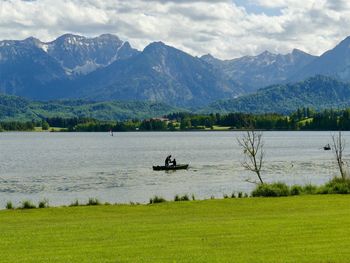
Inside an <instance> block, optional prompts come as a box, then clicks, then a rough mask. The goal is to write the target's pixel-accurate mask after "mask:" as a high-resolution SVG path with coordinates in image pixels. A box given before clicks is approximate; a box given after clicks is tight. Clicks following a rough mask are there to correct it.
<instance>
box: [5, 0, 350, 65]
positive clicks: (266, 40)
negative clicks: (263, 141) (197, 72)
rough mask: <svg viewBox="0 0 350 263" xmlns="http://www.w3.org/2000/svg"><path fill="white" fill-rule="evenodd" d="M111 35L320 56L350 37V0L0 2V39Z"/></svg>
mask: <svg viewBox="0 0 350 263" xmlns="http://www.w3.org/2000/svg"><path fill="white" fill-rule="evenodd" d="M65 33H73V34H79V35H84V36H88V37H94V36H98V35H100V34H104V33H112V34H116V35H117V36H118V37H119V38H121V39H122V40H124V41H129V42H130V43H131V45H132V46H133V47H135V48H137V49H139V50H142V49H143V48H144V47H145V46H146V45H148V44H149V43H151V42H153V41H163V42H165V43H166V44H168V45H171V46H174V47H176V48H179V49H182V50H184V51H186V52H188V53H190V54H192V55H196V56H200V55H203V54H208V53H210V54H212V55H213V56H215V57H218V58H221V59H232V58H236V57H241V56H244V55H257V54H259V53H261V52H263V51H265V50H268V51H270V52H273V53H282V54H285V53H288V52H291V51H292V49H294V48H297V49H301V50H303V51H305V52H308V53H310V54H313V55H320V54H322V53H323V52H325V51H326V50H328V49H331V48H333V47H334V46H335V45H336V44H337V43H338V42H340V41H341V40H342V39H344V38H345V37H347V36H349V35H350V1H349V0H127V1H126V0H0V40H5V39H16V40H17V39H24V38H26V37H29V36H34V37H36V38H39V39H40V40H42V41H52V40H54V39H55V38H57V37H58V36H60V35H62V34H65Z"/></svg>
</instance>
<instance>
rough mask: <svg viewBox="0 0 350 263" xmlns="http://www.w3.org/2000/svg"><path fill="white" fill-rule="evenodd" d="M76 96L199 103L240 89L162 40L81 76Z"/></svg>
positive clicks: (218, 72)
mask: <svg viewBox="0 0 350 263" xmlns="http://www.w3.org/2000/svg"><path fill="white" fill-rule="evenodd" d="M74 86H76V87H81V88H80V89H78V91H77V92H76V94H75V97H79V96H83V97H84V98H95V99H99V100H106V99H116V100H151V101H162V102H165V103H170V104H172V105H179V106H198V105H203V104H206V103H209V102H212V101H214V100H217V99H220V98H230V97H234V96H235V95H237V94H239V93H240V92H241V91H240V90H239V89H237V86H238V85H237V86H236V85H235V84H234V83H232V82H229V81H227V80H226V79H225V77H224V76H223V75H222V74H221V72H220V71H218V70H217V69H215V68H214V67H212V66H211V65H209V64H208V63H206V62H203V61H202V60H201V59H199V58H196V57H192V56H191V55H189V54H186V53H184V52H182V51H180V50H178V49H175V48H173V47H170V46H167V45H165V44H163V43H161V42H155V43H152V44H150V45H148V46H147V47H146V48H145V49H144V50H143V52H141V53H140V54H138V55H136V56H133V57H131V58H130V59H125V60H120V61H116V62H114V63H113V64H111V65H110V66H108V67H106V68H103V69H101V70H97V71H96V72H93V73H91V74H90V75H88V76H87V77H84V78H82V79H81V80H80V81H79V82H77V83H75V84H74Z"/></svg>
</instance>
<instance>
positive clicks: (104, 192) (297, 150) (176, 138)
mask: <svg viewBox="0 0 350 263" xmlns="http://www.w3.org/2000/svg"><path fill="white" fill-rule="evenodd" d="M343 134H344V137H345V139H347V141H350V133H349V132H344V133H343ZM241 135H242V133H241V132H181V133H180V132H173V133H172V132H167V133H160V132H159V133H157V132H150V133H115V136H114V137H111V136H109V134H107V133H0V149H1V153H0V164H1V165H0V208H3V207H4V205H5V203H6V202H7V201H12V202H13V203H14V204H15V205H18V204H19V202H20V201H22V200H24V199H29V200H32V201H34V202H37V201H38V200H41V199H44V198H46V199H48V200H49V202H50V204H51V205H61V204H69V203H71V202H73V201H74V200H75V199H78V200H81V201H84V202H86V201H87V199H88V198H89V197H97V198H98V199H100V200H102V201H104V202H107V201H108V202H112V203H115V202H118V203H127V202H130V201H133V202H147V201H148V200H149V198H150V197H152V196H153V195H161V196H163V197H165V198H168V199H173V198H174V196H175V194H186V193H187V194H190V195H191V194H194V195H195V196H196V197H197V198H201V199H202V198H210V197H211V196H212V195H214V196H216V197H220V198H221V197H222V196H223V194H231V193H232V192H239V191H242V192H250V191H251V190H252V188H253V187H254V185H253V184H251V183H247V182H246V181H245V180H246V179H251V180H255V179H256V178H255V176H254V174H252V173H251V172H248V171H245V170H244V169H243V168H242V166H241V161H242V160H243V156H242V152H241V150H240V148H239V147H238V145H237V140H236V138H237V137H240V136H241ZM264 140H265V152H266V163H265V169H264V171H263V174H262V175H263V178H265V179H266V181H283V182H286V183H288V184H307V183H313V184H321V183H324V182H325V181H327V180H329V179H330V178H331V177H332V176H334V175H335V174H337V169H336V166H335V162H334V160H333V153H332V151H324V150H323V149H322V146H323V145H325V144H327V143H330V142H331V132H264ZM348 148H349V147H348ZM346 150H349V149H346ZM168 154H172V155H173V156H174V157H176V159H177V162H178V163H189V164H190V169H189V170H187V171H186V170H185V171H175V172H164V171H158V172H157V171H153V170H152V165H157V164H159V165H163V163H164V159H165V157H166V156H167V155H168ZM345 157H346V158H348V157H349V154H348V152H347V151H346V152H345Z"/></svg>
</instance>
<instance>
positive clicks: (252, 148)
mask: <svg viewBox="0 0 350 263" xmlns="http://www.w3.org/2000/svg"><path fill="white" fill-rule="evenodd" d="M237 142H238V145H239V146H240V147H241V148H242V150H243V154H244V161H243V162H242V166H243V167H244V168H245V169H246V170H248V171H252V172H254V173H256V174H257V176H258V178H259V181H260V183H261V184H263V183H264V181H263V180H262V178H261V169H262V166H263V163H264V142H263V139H262V132H257V131H255V130H254V129H250V130H248V131H247V132H246V133H245V134H244V135H243V136H242V137H241V138H238V139H237Z"/></svg>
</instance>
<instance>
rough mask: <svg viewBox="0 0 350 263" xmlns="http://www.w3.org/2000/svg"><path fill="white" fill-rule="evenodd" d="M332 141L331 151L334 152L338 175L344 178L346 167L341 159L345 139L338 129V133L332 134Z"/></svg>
mask: <svg viewBox="0 0 350 263" xmlns="http://www.w3.org/2000/svg"><path fill="white" fill-rule="evenodd" d="M332 141H333V152H334V155H335V158H336V160H337V164H338V168H339V172H340V175H341V177H342V178H343V179H345V178H346V169H345V167H344V165H345V163H344V160H343V152H344V149H345V140H344V138H343V137H342V133H341V131H339V134H338V135H335V134H333V135H332Z"/></svg>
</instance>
